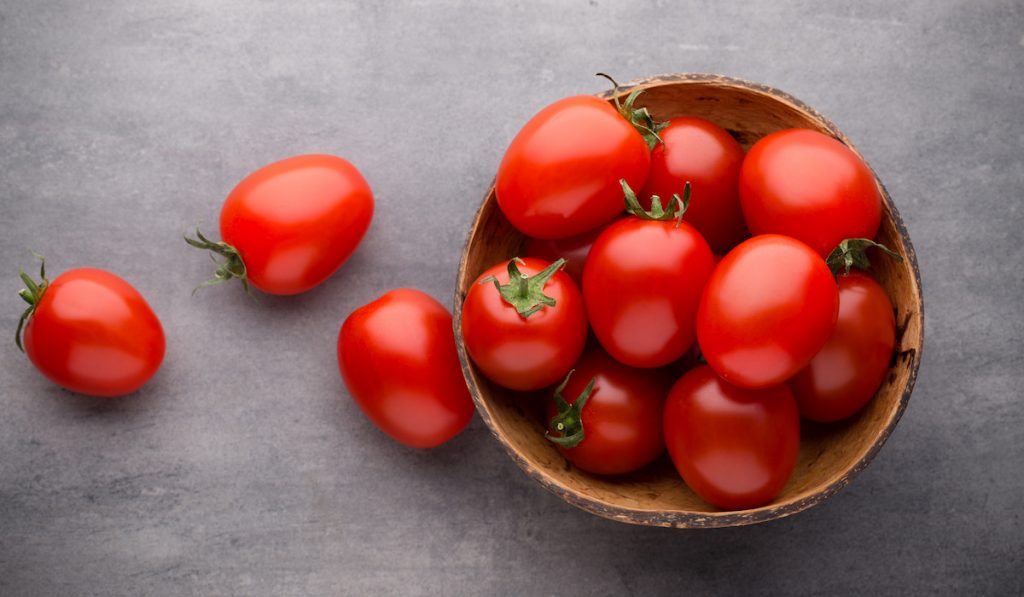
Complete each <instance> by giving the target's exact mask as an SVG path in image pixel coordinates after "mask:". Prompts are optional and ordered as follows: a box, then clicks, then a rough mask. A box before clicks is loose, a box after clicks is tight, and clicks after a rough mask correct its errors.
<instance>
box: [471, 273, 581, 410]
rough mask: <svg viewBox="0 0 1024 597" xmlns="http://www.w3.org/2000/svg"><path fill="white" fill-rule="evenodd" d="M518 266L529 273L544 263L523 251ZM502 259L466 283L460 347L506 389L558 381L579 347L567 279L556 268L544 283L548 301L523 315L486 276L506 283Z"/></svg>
mask: <svg viewBox="0 0 1024 597" xmlns="http://www.w3.org/2000/svg"><path fill="white" fill-rule="evenodd" d="M522 261H523V263H522V264H521V265H520V266H519V271H520V272H522V273H523V274H526V275H529V276H533V275H535V274H537V273H538V272H540V271H542V270H543V269H544V268H546V267H547V266H548V265H549V263H548V262H546V261H542V260H540V259H535V258H532V257H524V258H523V260H522ZM506 267H507V262H501V263H498V264H497V265H495V266H494V267H491V268H490V269H488V270H487V271H485V272H484V273H482V274H480V277H479V278H477V280H476V281H475V282H474V283H473V285H472V286H471V287H470V289H469V292H468V293H466V300H465V302H464V303H463V304H462V335H463V338H464V340H465V345H466V351H467V352H468V353H469V356H470V358H472V359H473V362H474V363H476V365H477V367H479V368H480V370H481V371H482V372H483V373H484V375H486V376H487V377H488V378H489V379H490V380H491V381H493V382H495V383H497V384H498V385H501V386H504V387H506V388H509V389H512V390H538V389H540V388H544V387H546V386H549V385H552V384H555V383H557V382H559V381H561V380H562V379H563V378H564V377H565V375H566V373H568V372H569V369H570V368H571V367H572V365H573V363H575V362H576V360H577V359H578V358H579V356H580V354H581V353H582V352H583V347H584V345H585V344H586V341H587V319H586V315H585V314H584V310H583V297H582V296H581V295H580V291H579V289H578V288H577V287H576V284H575V283H574V282H573V281H572V279H571V278H570V277H569V276H568V275H567V274H566V273H565V272H562V271H559V272H556V273H555V275H554V276H552V277H551V279H550V280H548V283H547V284H546V285H545V286H544V294H546V295H547V296H550V297H551V298H553V299H555V305H554V306H553V307H545V308H543V309H541V310H540V311H538V312H536V313H534V314H533V315H530V316H529V317H527V318H523V317H522V316H520V315H519V313H518V312H517V311H516V309H515V307H513V306H512V305H510V304H508V303H507V302H505V300H504V299H503V298H502V297H501V295H500V294H498V290H497V289H496V288H495V287H494V284H493V283H491V282H483V283H481V281H482V280H484V279H486V278H488V277H489V276H494V277H496V278H497V279H498V281H499V282H501V284H507V283H508V271H507V269H506Z"/></svg>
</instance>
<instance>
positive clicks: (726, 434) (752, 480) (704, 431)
mask: <svg viewBox="0 0 1024 597" xmlns="http://www.w3.org/2000/svg"><path fill="white" fill-rule="evenodd" d="M665 444H666V445H667V446H668V453H669V455H670V456H671V457H672V462H673V463H674V464H675V466H676V470H678V471H679V474H680V475H681V476H682V477H683V480H684V481H686V484H687V485H689V486H690V489H692V490H693V491H694V493H696V494H697V495H699V496H700V497H701V498H703V499H704V500H705V501H707V502H709V503H711V504H712V505H714V506H717V507H719V508H723V509H726V510H744V509H747V508H757V507H759V506H763V505H765V504H767V503H769V502H771V501H772V499H773V498H774V497H775V496H776V495H778V494H779V492H780V491H782V488H783V487H784V486H785V485H786V482H787V481H788V480H789V477H790V475H791V474H792V473H793V467H794V466H795V465H796V458H797V455H798V453H799V451H800V415H799V413H798V412H797V408H796V401H795V400H794V399H793V394H792V392H790V390H789V388H788V387H786V385H785V384H783V385H779V386H774V387H771V388H765V389H761V390H748V389H744V388H740V387H737V386H734V385H732V384H730V383H728V382H726V381H724V380H723V379H722V378H720V377H718V375H716V374H715V372H714V371H713V370H712V369H711V368H710V367H707V366H700V367H697V368H696V369H693V370H691V371H690V372H688V373H687V374H686V375H684V376H682V377H681V378H679V381H677V382H676V384H675V385H674V386H672V389H671V391H670V392H669V395H668V400H667V401H666V403H665Z"/></svg>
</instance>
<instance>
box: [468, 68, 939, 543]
mask: <svg viewBox="0 0 1024 597" xmlns="http://www.w3.org/2000/svg"><path fill="white" fill-rule="evenodd" d="M635 87H642V88H644V89H645V92H644V94H643V95H641V96H640V97H641V99H640V100H639V104H640V105H645V106H647V107H648V109H649V110H650V111H651V113H652V114H653V115H654V117H655V118H657V119H658V120H665V119H668V118H672V117H675V116H684V115H685V116H699V117H701V118H706V119H707V120H710V121H712V122H715V123H717V124H718V125H720V126H722V127H723V128H725V129H726V130H728V131H729V132H730V133H732V135H733V136H734V137H736V139H738V140H739V142H740V143H741V144H742V145H743V146H744V148H746V149H749V147H750V145H751V144H753V143H754V142H755V141H757V140H758V139H760V138H761V137H763V136H764V135H767V134H768V133H771V132H773V131H777V130H780V129H784V128H793V127H798V128H808V129H813V130H816V131H820V132H822V133H825V134H827V135H831V136H832V137H835V138H836V139H838V140H840V141H841V142H843V143H845V144H846V145H847V146H848V147H850V149H852V150H853V151H855V152H856V151H857V149H856V148H855V147H854V146H853V144H852V143H850V141H849V139H847V138H846V137H845V136H844V135H843V133H842V132H841V131H840V130H839V129H838V128H837V127H836V125H834V124H832V122H830V121H829V120H828V119H826V118H825V117H823V116H822V115H821V114H819V113H818V112H816V111H815V110H814V109H813V108H811V107H809V106H807V105H806V104H804V103H802V102H800V101H799V100H797V99H796V98H794V97H792V96H790V95H788V94H786V93H783V92H781V91H778V90H776V89H772V88H770V87H766V86H764V85H758V84H756V83H749V82H747V81H741V80H737V79H732V78H728V77H722V76H718V75H705V74H679V75H665V76H659V77H653V78H649V79H644V80H641V81H636V82H632V83H630V84H628V85H625V86H623V87H620V88H619V89H618V94H619V96H620V98H622V97H624V96H625V95H627V94H628V93H629V91H630V90H632V89H633V88H635ZM601 97H603V98H605V99H610V98H611V92H608V93H605V94H603V95H602V96H601ZM875 180H876V182H877V183H878V188H879V190H880V191H881V193H882V199H883V201H884V204H885V205H884V215H883V218H882V225H881V228H880V230H879V234H878V240H879V241H880V242H882V243H884V244H885V245H887V246H889V247H891V248H893V249H894V250H896V251H898V252H899V253H900V254H902V255H903V256H904V257H905V260H904V261H903V263H897V262H895V260H891V259H885V258H879V259H876V260H875V263H874V265H873V268H872V275H873V276H875V278H876V279H877V280H878V281H879V282H880V283H881V284H882V286H884V287H885V289H886V291H887V292H888V293H889V297H890V299H892V301H893V304H894V305H895V307H896V324H897V330H896V350H895V355H894V357H893V362H892V366H891V368H890V370H889V374H888V375H887V377H886V379H885V381H884V383H883V384H882V387H881V388H880V389H879V391H878V394H877V395H876V396H875V398H874V399H873V400H872V401H871V403H870V404H869V405H868V406H867V407H866V408H865V409H864V410H863V411H862V412H861V413H859V414H858V415H856V416H855V417H853V418H852V419H848V420H847V421H845V422H841V423H835V424H830V425H822V424H810V423H807V422H805V421H801V440H800V456H799V458H798V460H797V464H796V469H795V470H794V471H793V475H792V477H791V478H790V480H789V483H788V484H787V485H786V487H785V488H784V489H783V491H782V493H781V494H779V496H778V497H776V498H775V500H774V501H773V502H772V503H770V504H768V505H766V506H763V507H760V508H755V509H752V510H742V511H723V510H719V509H717V508H715V507H714V506H711V505H710V504H708V503H706V502H704V501H703V500H702V499H700V498H699V497H697V495H696V494H694V493H693V492H692V491H691V490H690V489H689V488H688V487H687V486H686V484H685V483H684V482H683V480H682V478H681V477H680V476H679V475H678V474H677V473H676V471H675V469H674V468H673V467H672V464H671V462H670V461H669V460H668V458H667V457H663V458H662V459H661V460H659V461H657V462H655V463H654V464H652V465H650V466H648V467H647V468H645V469H643V470H641V471H638V472H636V473H633V474H630V475H625V476H620V477H602V476H597V475H591V474H589V473H586V472H583V471H581V470H579V469H577V468H575V467H573V466H572V465H570V464H569V463H568V461H566V459H565V458H564V457H562V455H561V454H559V452H558V451H557V450H556V449H555V448H554V447H553V446H552V445H551V444H550V443H549V442H548V441H547V440H546V439H544V422H543V420H542V418H541V416H540V415H539V413H538V412H535V410H536V409H535V408H534V407H533V406H531V404H530V402H529V398H526V397H524V396H523V395H521V394H516V393H514V392H511V391H509V390H505V389H503V388H501V387H498V386H496V385H494V384H492V383H490V382H489V381H488V380H487V378H485V377H484V376H483V375H482V374H481V373H480V371H479V369H477V367H476V366H475V365H474V364H473V363H472V361H470V359H469V358H468V357H467V355H466V347H465V343H464V341H463V336H462V326H461V319H462V317H461V315H462V302H463V300H464V299H465V297H466V291H467V289H468V288H469V285H470V284H472V283H473V281H474V280H475V279H476V278H477V276H479V275H480V273H481V272H482V271H483V270H484V269H486V268H487V267H489V266H491V265H494V264H495V263H498V262H500V261H503V260H507V259H509V258H510V257H513V256H515V255H518V254H520V250H521V249H522V247H523V241H524V237H523V235H522V234H520V233H519V232H518V231H517V230H515V229H514V228H513V227H512V226H511V225H510V224H509V223H508V221H507V220H505V217H504V216H503V215H502V213H501V210H500V209H499V208H498V203H497V201H496V199H495V195H494V186H493V185H492V186H491V189H490V191H488V193H487V196H486V197H484V200H483V203H482V204H481V205H480V209H479V210H478V211H477V213H476V217H475V219H474V220H473V225H472V227H471V228H470V231H469V237H468V239H467V240H466V246H465V249H464V250H463V254H462V262H461V263H460V265H459V274H458V281H457V289H456V291H455V309H454V313H455V326H456V329H455V337H456V343H457V344H458V351H459V358H460V360H461V361H462V369H463V372H464V373H465V376H466V381H467V382H468V384H469V388H470V392H471V393H472V395H473V400H474V401H475V402H476V406H477V411H478V412H479V413H480V416H481V418H483V420H484V423H486V424H487V426H488V427H489V428H490V430H491V432H492V433H493V434H494V436H495V437H496V438H498V441H499V442H501V445H502V446H504V448H505V450H506V451H507V452H508V455H509V456H511V457H512V459H513V460H514V461H515V462H516V464H518V465H519V467H520V468H522V469H523V471H525V472H526V474H527V475H529V476H530V477H532V478H533V479H534V480H536V481H537V482H538V483H540V484H541V485H543V486H544V487H546V488H547V489H549V490H550V491H552V492H553V493H554V494H555V495H557V496H559V497H560V498H562V499H564V500H565V501H567V502H569V503H570V504H572V505H574V506H577V507H579V508H582V509H584V510H586V511H588V512H591V513H593V514H597V515H598V516H603V517H605V518H610V519H612V520H619V521H622V522H629V523H633V524H646V525H657V526H672V527H723V526H739V525H746V524H753V523H758V522H764V521H767V520H772V519H775V518H781V517H783V516H788V515H790V514H794V513H796V512H800V511H801V510H806V509H807V508H810V507H812V506H814V505H816V504H819V503H821V502H822V501H824V500H826V499H827V498H829V497H830V496H832V495H833V494H835V493H836V492H837V491H839V490H840V489H842V488H843V487H844V486H845V485H846V484H847V483H849V482H850V480H851V479H852V478H853V477H854V476H855V475H856V474H857V473H859V472H860V471H862V470H863V469H864V467H866V466H867V465H868V463H869V462H870V461H871V459H872V458H873V457H874V456H875V454H877V453H878V450H879V448H881V447H882V444H883V443H885V440H886V438H888V437H889V434H890V433H892V430H893V428H894V427H895V426H896V423H897V422H898V421H899V419H900V415H902V414H903V410H904V409H905V408H906V406H907V402H908V401H909V399H910V393H911V390H913V388H914V381H915V379H916V378H917V369H918V366H919V365H920V363H921V346H922V342H923V339H924V336H923V332H924V330H923V327H922V326H923V322H924V320H923V310H922V309H923V304H922V299H921V280H920V274H919V272H918V267H917V256H916V255H915V253H914V247H913V245H911V243H910V237H909V236H907V230H906V228H905V227H904V225H903V221H902V220H901V219H900V215H899V212H897V211H896V207H895V206H894V205H893V203H892V199H891V198H890V197H889V194H888V193H887V192H886V190H885V187H884V186H883V185H882V182H881V181H880V180H878V178H877V176H876V177H875Z"/></svg>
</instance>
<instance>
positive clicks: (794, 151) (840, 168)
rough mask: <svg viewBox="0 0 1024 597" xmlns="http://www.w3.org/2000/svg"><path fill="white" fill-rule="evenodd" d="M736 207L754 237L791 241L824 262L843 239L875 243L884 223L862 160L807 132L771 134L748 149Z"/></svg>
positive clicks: (839, 145) (875, 187)
mask: <svg viewBox="0 0 1024 597" xmlns="http://www.w3.org/2000/svg"><path fill="white" fill-rule="evenodd" d="M740 203H741V205H742V207H743V215H744V217H745V218H746V220H747V226H749V227H750V231H751V232H753V233H754V234H765V233H777V234H784V235H786V236H792V237H793V238H796V239H799V240H801V241H803V242H805V243H807V244H808V245H809V246H810V247H811V248H812V249H814V250H815V251H817V252H818V254H819V255H821V256H823V257H824V256H827V255H828V254H829V253H830V252H831V251H832V249H834V248H835V247H836V245H838V244H839V242H840V241H842V240H843V239H847V238H868V239H873V238H874V237H875V234H877V233H878V225H879V223H880V222H881V219H882V196H881V194H880V193H879V191H878V185H877V184H876V183H875V177H874V175H873V174H872V173H871V169H870V168H868V166H867V164H865V163H864V160H862V159H860V157H859V156H858V155H857V154H855V153H854V152H853V151H852V150H851V149H850V148H848V147H847V146H845V145H843V144H842V143H840V142H839V141H836V140H835V139H833V138H832V137H829V136H826V135H823V134H821V133H819V132H817V131H812V130H807V129H787V130H783V131H779V132H776V133H772V134H770V135H768V136H766V137H764V138H762V139H761V140H760V141H758V142H757V143H755V144H754V146H753V147H751V148H750V151H749V152H748V153H747V157H746V159H744V160H743V167H742V169H741V170H740Z"/></svg>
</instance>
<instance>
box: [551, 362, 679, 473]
mask: <svg viewBox="0 0 1024 597" xmlns="http://www.w3.org/2000/svg"><path fill="white" fill-rule="evenodd" d="M573 369H574V371H573V374H572V377H571V378H570V379H569V383H568V384H566V386H565V388H564V390H563V391H562V397H563V398H565V400H566V402H568V403H569V404H573V403H575V402H576V400H577V399H578V398H579V396H580V394H581V393H582V392H583V390H584V389H585V388H586V387H587V384H588V383H590V380H591V379H594V378H596V380H597V381H596V383H595V384H594V390H593V391H592V392H591V394H590V398H588V399H587V402H586V404H584V406H583V410H582V413H581V418H582V421H583V430H584V439H583V441H581V442H580V443H579V444H577V445H576V446H575V447H573V448H563V447H561V446H559V448H558V450H559V451H560V452H561V453H562V454H563V455H564V456H565V458H566V459H567V460H568V461H569V462H571V463H573V464H574V465H576V466H577V467H579V468H581V469H583V470H585V471H587V472H591V473H595V474H598V475H619V474H623V473H628V472H631V471H635V470H637V469H640V468H643V467H644V466H646V465H648V464H649V463H650V462H651V461H653V460H654V459H655V458H657V457H658V456H660V455H661V453H662V452H664V451H665V440H664V437H663V435H662V433H663V431H662V420H661V416H662V410H663V409H664V406H665V397H666V396H667V395H668V389H669V387H671V385H672V378H671V377H669V375H668V373H667V372H666V371H660V370H658V371H647V370H643V369H634V368H632V367H627V366H626V365H623V364H622V363H620V362H618V361H616V360H615V359H613V358H611V357H610V356H608V354H607V353H605V352H604V351H603V350H601V349H600V348H593V349H590V350H588V351H587V352H585V353H584V354H583V356H582V357H581V358H580V360H579V361H578V362H577V363H576V365H575V367H573ZM556 413H557V408H556V406H555V402H554V400H549V401H548V409H547V416H548V420H549V421H550V420H551V418H552V417H554V416H555V415H556Z"/></svg>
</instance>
